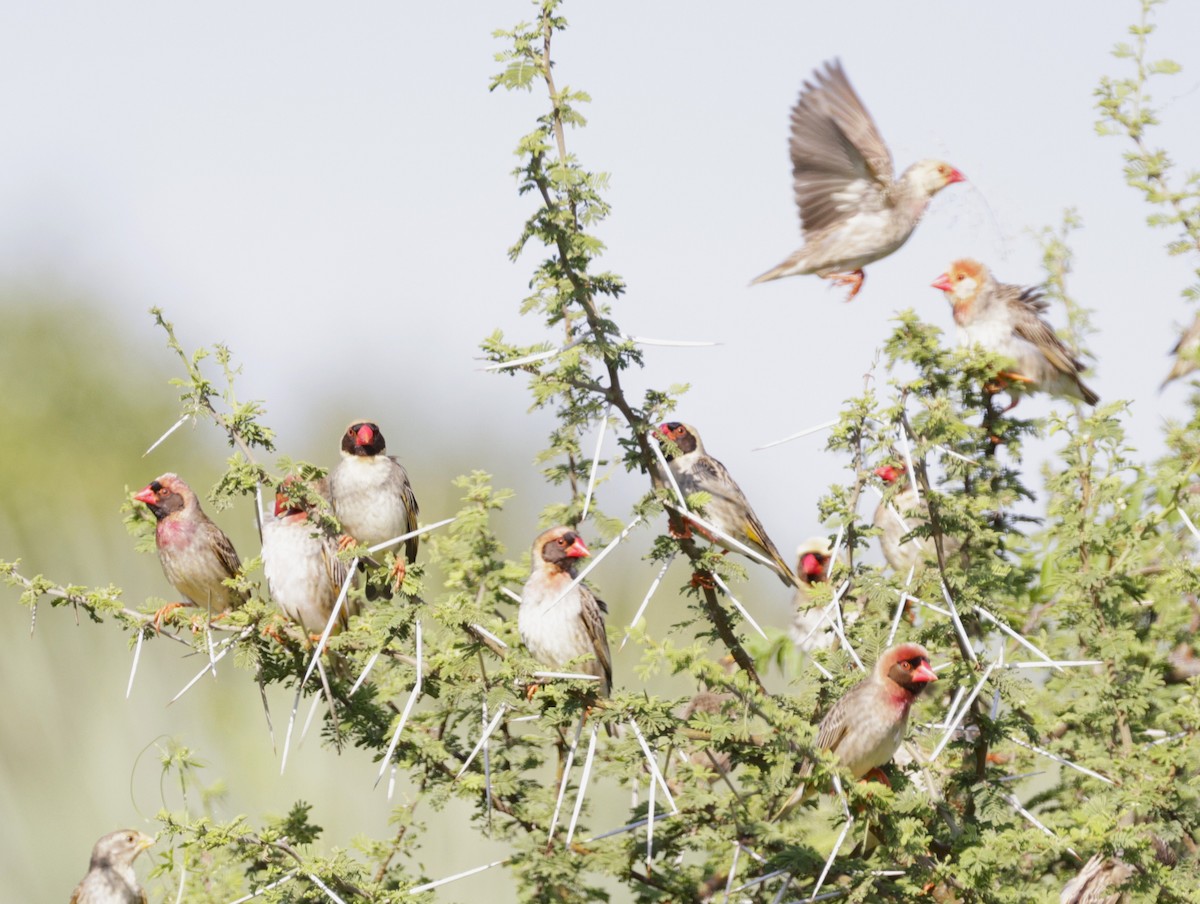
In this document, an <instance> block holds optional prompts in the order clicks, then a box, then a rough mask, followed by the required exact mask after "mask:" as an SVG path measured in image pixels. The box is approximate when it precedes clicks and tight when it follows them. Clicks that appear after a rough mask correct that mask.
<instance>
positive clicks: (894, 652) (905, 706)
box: [777, 643, 937, 817]
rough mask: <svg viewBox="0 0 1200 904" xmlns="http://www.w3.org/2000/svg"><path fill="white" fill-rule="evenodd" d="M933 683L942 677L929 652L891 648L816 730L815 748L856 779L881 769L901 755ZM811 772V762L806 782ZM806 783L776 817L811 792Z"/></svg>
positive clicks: (914, 647)
mask: <svg viewBox="0 0 1200 904" xmlns="http://www.w3.org/2000/svg"><path fill="white" fill-rule="evenodd" d="M931 681H937V675H936V674H935V673H934V671H933V669H931V668H930V667H929V653H928V652H927V651H926V650H925V648H924V647H923V646H921V645H920V644H915V643H902V644H897V645H896V646H894V647H889V648H888V649H887V650H884V652H883V655H881V656H880V657H879V660H878V661H877V662H876V663H875V668H874V669H872V670H871V674H870V675H869V676H868V677H866V678H865V679H863V680H862V681H860V682H859V683H858V684H856V685H854V687H852V688H850V690H848V691H846V693H845V694H843V695H842V698H841V699H840V700H838V702H837V703H835V704H833V708H832V709H830V710H829V712H828V713H826V714H825V718H824V719H822V720H821V725H820V727H819V728H818V729H817V741H816V748H817V749H818V750H829V751H831V752H833V753H834V754H836V755H837V758H838V760H839V761H840V762H841V765H842V766H843V767H844V768H845V769H846V770H847V771H848V772H849V773H850V774H851V775H852V776H853V777H854V778H855V779H860V778H863V777H864V776H865V775H867V773H869V772H872V771H873V770H878V769H879V767H880V766H883V765H885V764H886V763H888V762H890V761H891V759H892V757H893V756H895V755H896V751H897V750H898V749H899V748H900V743H901V742H902V741H903V740H904V733H905V732H906V731H907V729H908V711H909V709H910V708H911V707H912V704H913V701H914V700H916V699H917V697H918V696H919V695H920V693H921V691H923V690H925V687H926V686H927V685H928V684H929V682H931ZM811 772H812V764H811V763H808V762H806V763H805V764H804V765H803V766H802V767H801V768H800V777H801V778H803V779H807V778H808V776H809V775H810V774H811ZM879 777H880V778H882V777H883V774H882V773H879ZM807 785H808V782H807V781H806V782H805V784H802V785H801V786H800V787H799V788H797V789H796V791H795V792H794V793H793V794H792V796H791V797H790V798H788V801H787V803H785V804H784V805H783V808H782V809H781V810H780V811H779V813H778V814H777V817H778V816H783V815H785V814H786V813H787V812H788V811H790V810H791V809H792V808H793V807H795V806H796V805H797V804H799V803H800V802H801V801H803V800H804V799H805V798H806V797H808V796H809V795H810V794H811V793H812V791H811V789H810V788H808V787H807Z"/></svg>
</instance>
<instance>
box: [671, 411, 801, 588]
mask: <svg viewBox="0 0 1200 904" xmlns="http://www.w3.org/2000/svg"><path fill="white" fill-rule="evenodd" d="M657 436H658V440H659V444H660V445H662V447H663V456H664V457H665V458H666V459H667V466H668V467H669V468H670V469H671V474H672V475H674V477H675V482H676V483H677V484H678V485H679V491H680V492H681V493H683V495H684V497H685V498H686V497H687V496H690V495H692V494H693V493H707V494H708V495H709V496H710V497H712V498H711V499H710V500H709V502H708V503H707V504H706V505H705V506H704V515H705V518H706V519H707V520H708V521H709V522H710V523H711V524H712V525H713V526H714V527H716V528H718V529H719V530H721V531H722V532H724V533H726V534H728V535H729V536H731V537H733V539H735V540H737V541H738V542H739V543H741V544H743V545H744V546H748V547H750V548H751V549H753V550H754V551H755V552H757V553H759V554H760V555H762V556H764V557H765V558H766V559H768V560H770V562H771V563H772V564H773V565H774V567H775V571H776V572H777V573H778V574H779V579H780V580H781V581H783V582H784V583H785V584H787V585H788V586H789V587H797V588H799V587H800V586H801V581H800V579H799V578H797V577H796V575H795V574H794V573H793V572H792V569H791V567H790V566H789V565H788V564H787V562H785V561H784V560H783V556H781V555H780V554H779V550H778V549H776V547H775V544H774V543H772V542H771V538H770V537H768V536H767V532H766V529H765V528H763V526H762V522H761V521H759V520H758V515H756V514H754V509H752V508H750V503H749V502H748V501H747V500H746V494H745V493H743V492H742V490H741V487H739V486H738V485H737V483H735V482H734V479H733V478H732V477H731V476H730V474H729V470H728V469H727V468H726V467H725V466H724V465H723V464H721V463H720V462H719V461H717V460H716V459H715V458H713V457H712V456H711V455H709V454H708V453H707V452H705V451H704V443H703V442H702V441H701V439H700V434H699V433H697V432H696V428H695V427H693V426H691V425H690V424H682V423H680V422H679V421H670V422H668V423H666V424H663V425H661V426H660V427H659V428H658V430H657ZM696 529H697V530H698V531H700V533H701V534H703V535H704V536H705V537H707V538H708V539H709V541H711V542H713V543H718V544H720V545H721V546H724V547H725V548H726V549H735V547H733V546H731V545H730V544H729V543H728V542H727V541H726V540H724V539H723V538H721V537H719V536H710V534H709V532H708V531H706V530H705V529H704V528H703V527H700V526H699V525H696ZM739 551H740V550H739Z"/></svg>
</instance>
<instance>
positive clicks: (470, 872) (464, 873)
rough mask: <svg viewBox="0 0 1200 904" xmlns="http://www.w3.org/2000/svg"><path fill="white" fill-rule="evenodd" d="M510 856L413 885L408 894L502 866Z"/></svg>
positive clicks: (429, 889) (431, 889)
mask: <svg viewBox="0 0 1200 904" xmlns="http://www.w3.org/2000/svg"><path fill="white" fill-rule="evenodd" d="M511 859H512V857H511V856H510V857H505V858H504V859H502V860H493V861H492V862H491V863H485V864H484V865H483V866H476V867H473V868H471V869H465V870H463V871H462V872H461V873H455V874H454V875H453V876H447V877H446V878H445V879H438V880H436V881H434V882H426V883H425V884H424V885H414V886H413V887H412V888H410V889H409V890H408V894H410V895H419V894H421V892H424V891H433V890H434V889H435V888H438V887H439V886H442V885H449V884H450V883H451V882H457V881H458V880H459V879H465V878H467V877H468V876H474V875H476V874H477V873H482V872H486V871H487V870H489V869H494V868H495V867H497V866H503V865H504V864H505V863H508V861H509V860H511Z"/></svg>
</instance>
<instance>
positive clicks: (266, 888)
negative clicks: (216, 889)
mask: <svg viewBox="0 0 1200 904" xmlns="http://www.w3.org/2000/svg"><path fill="white" fill-rule="evenodd" d="M299 872H300V871H299V870H295V869H294V870H292V871H291V872H290V873H287V874H285V875H283V876H281V877H280V878H278V879H276V880H275V881H274V882H270V883H268V884H266V885H264V886H262V887H261V888H260V889H259V890H258V891H255V892H251V893H250V894H248V895H246V896H245V897H242V898H238V899H237V900H236V901H230V902H229V904H246V902H247V901H252V900H254V899H255V898H257V897H258V896H259V895H262V894H266V893H267V892H269V891H270V890H271V889H272V888H277V887H279V886H280V885H282V884H283V883H284V882H291V881H292V880H293V879H295V878H296V876H297V875H298V874H299Z"/></svg>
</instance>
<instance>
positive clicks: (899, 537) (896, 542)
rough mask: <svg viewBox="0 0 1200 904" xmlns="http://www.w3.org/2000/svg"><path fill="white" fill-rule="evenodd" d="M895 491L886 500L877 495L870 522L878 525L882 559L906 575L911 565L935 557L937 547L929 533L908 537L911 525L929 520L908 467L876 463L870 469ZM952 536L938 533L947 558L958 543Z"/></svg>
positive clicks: (914, 525) (958, 546) (898, 572)
mask: <svg viewBox="0 0 1200 904" xmlns="http://www.w3.org/2000/svg"><path fill="white" fill-rule="evenodd" d="M873 473H874V474H875V476H876V477H878V478H879V479H880V480H882V481H883V482H884V483H885V484H887V485H888V486H890V487H895V488H896V492H895V494H894V495H893V496H892V498H891V500H890V502H889V501H888V500H887V499H881V500H880V502H879V505H878V506H877V507H876V508H875V517H874V518H873V519H872V524H874V525H875V527H877V528H879V548H880V550H881V551H882V552H883V558H884V561H886V562H887V563H888V566H889V567H890V568H891V569H892V571H894V572H895V573H896V574H900V575H907V574H908V572H909V570H910V569H911V568H913V567H916V566H920V565H921V564H922V563H924V562H928V561H936V560H937V550H936V548H935V547H934V543H933V538H932V537H910V538H909V539H908V540H907V541H904V537H906V536H907V535H908V534H909V533H910V532H911V531H913V530H914V529H915V528H917V527H919V526H921V525H923V524H928V523H929V507H928V506H927V505H926V504H925V500H923V499H921V498H920V496H918V495H917V491H916V489H915V488H914V487H913V486H912V485H911V484H910V482H909V479H908V471H907V470H905V469H904V468H898V467H896V466H895V465H891V464H886V465H880V466H879V467H878V468H876V469H875V470H874V472H873ZM961 545H962V544H961V543H959V542H958V540H956V539H955V538H954V537H948V536H943V537H942V552H943V553H945V555H946V557H947V558H949V557H950V556H951V555H953V554H954V553H955V552H957V551H958V549H959V548H960V547H961Z"/></svg>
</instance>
